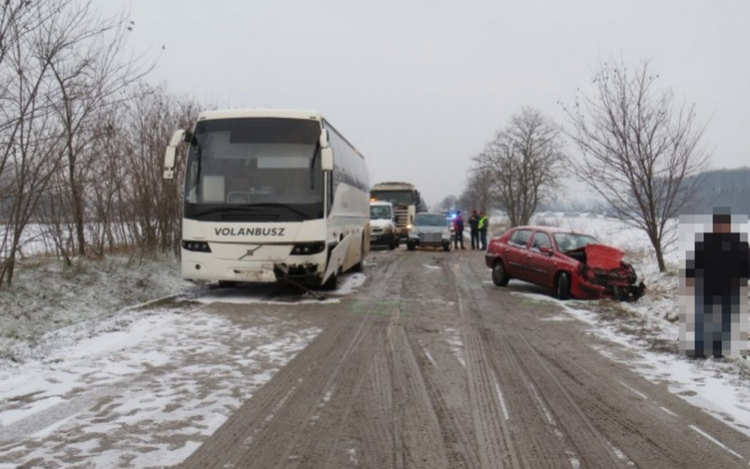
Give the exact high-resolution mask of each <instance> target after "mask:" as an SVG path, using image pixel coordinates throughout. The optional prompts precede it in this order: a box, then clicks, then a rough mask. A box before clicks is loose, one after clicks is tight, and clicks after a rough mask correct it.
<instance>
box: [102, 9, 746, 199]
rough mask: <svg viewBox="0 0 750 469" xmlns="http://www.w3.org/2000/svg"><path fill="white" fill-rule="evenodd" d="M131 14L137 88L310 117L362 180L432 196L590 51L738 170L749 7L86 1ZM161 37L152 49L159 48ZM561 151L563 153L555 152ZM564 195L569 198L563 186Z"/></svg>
mask: <svg viewBox="0 0 750 469" xmlns="http://www.w3.org/2000/svg"><path fill="white" fill-rule="evenodd" d="M97 4H99V7H100V8H101V9H102V11H103V12H105V13H107V14H109V13H113V12H116V11H119V10H122V9H123V8H129V9H130V18H131V19H132V20H133V21H134V22H135V26H134V28H133V31H132V33H131V39H132V41H131V44H132V46H133V48H134V49H135V50H139V51H147V50H148V51H150V52H151V54H152V55H155V54H158V53H160V54H161V55H160V56H159V59H158V64H157V69H156V70H155V71H154V72H153V73H152V74H151V75H150V76H149V78H148V81H150V82H151V83H154V84H165V85H166V86H167V87H168V89H169V90H170V91H171V92H174V93H177V94H184V95H190V96H193V97H195V98H197V99H198V100H200V101H201V102H204V103H206V104H207V105H215V106H218V107H220V108H241V107H279V108H294V109H311V110H317V111H320V112H321V113H322V114H323V115H324V116H326V118H327V119H328V120H330V121H331V123H332V124H333V125H334V126H335V127H337V129H338V130H340V131H341V133H343V134H344V135H345V136H346V137H347V138H348V139H349V140H350V141H351V142H352V143H353V144H354V145H355V146H357V147H358V148H359V149H360V151H361V152H362V153H363V154H364V155H365V158H366V159H367V162H368V167H369V169H370V177H371V182H372V183H376V182H379V181H385V180H404V181H411V182H414V183H415V184H416V185H417V186H418V188H420V189H421V190H422V192H423V195H424V196H425V198H426V200H427V202H428V203H430V204H434V203H437V202H439V201H440V200H442V198H443V197H445V196H446V195H448V194H456V195H458V194H459V193H460V192H461V190H462V188H463V187H464V182H465V179H466V174H467V170H468V168H469V167H470V163H471V161H470V157H471V156H472V155H474V154H476V153H478V152H479V151H481V149H482V147H483V146H484V144H485V143H486V142H487V141H488V140H490V139H491V138H492V137H493V135H494V132H495V130H496V129H498V128H500V127H502V126H504V125H505V124H506V123H507V121H508V119H509V117H510V116H511V115H512V114H514V113H516V112H518V111H519V110H520V108H521V107H522V106H524V105H528V106H533V107H536V108H537V109H539V110H540V111H542V112H543V113H545V114H546V115H548V116H550V117H552V118H553V119H555V120H556V121H558V122H560V123H563V122H564V116H563V114H562V110H561V107H560V105H559V102H560V101H563V102H568V103H569V102H571V101H572V99H573V96H574V93H575V90H576V87H580V88H581V89H582V90H583V91H584V92H589V94H591V92H592V91H593V90H592V89H591V75H592V71H593V70H594V68H595V67H596V65H597V63H598V62H599V60H600V59H602V60H609V59H611V58H613V57H614V58H616V59H622V60H624V61H625V62H626V63H628V64H636V63H637V62H638V61H640V60H642V59H650V60H651V61H652V65H653V66H654V68H655V70H656V71H657V72H658V73H659V76H660V80H659V82H658V85H659V86H664V87H671V88H672V89H673V90H674V91H675V93H676V95H677V97H679V98H684V99H686V100H687V101H689V102H694V103H695V104H696V106H697V111H698V116H699V119H700V120H701V121H702V122H704V123H708V129H707V131H706V134H705V139H704V141H703V143H704V146H705V147H706V148H707V149H709V150H710V151H711V152H712V154H713V164H712V166H713V167H716V168H720V167H723V168H733V167H738V166H742V165H748V164H750V151H749V150H748V149H749V148H750V0H693V1H689V0H641V1H634V0H622V1H609V0H606V1H605V0H564V1H561V0H549V1H530V0H507V1H502V0H494V1H469V0H460V1H459V0H454V1H444V0H399V1H395V0H394V1H390V0H338V1H333V0H304V1H302V0H210V1H206V0H98V2H97ZM162 46H164V50H162ZM570 149H571V150H574V149H573V148H570ZM571 196H572V195H571Z"/></svg>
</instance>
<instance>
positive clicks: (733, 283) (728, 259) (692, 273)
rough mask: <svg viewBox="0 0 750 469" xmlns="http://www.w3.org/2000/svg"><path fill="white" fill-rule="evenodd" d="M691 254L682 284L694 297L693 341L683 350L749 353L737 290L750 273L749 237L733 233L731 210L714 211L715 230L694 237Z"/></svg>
mask: <svg viewBox="0 0 750 469" xmlns="http://www.w3.org/2000/svg"><path fill="white" fill-rule="evenodd" d="M727 212H728V210H727ZM693 253H694V256H688V260H687V263H686V266H685V267H686V269H685V285H686V287H687V288H688V292H689V293H692V294H693V297H694V298H693V301H694V304H695V318H694V320H695V324H694V326H695V329H694V330H695V343H694V347H690V346H689V345H687V344H686V346H685V352H686V354H687V355H688V356H690V357H705V356H706V355H713V356H714V357H715V358H719V357H722V356H730V355H732V352H736V351H739V353H740V354H742V353H747V348H748V344H747V340H748V338H747V327H746V323H747V320H748V319H747V296H746V295H747V294H746V293H745V294H744V295H741V293H743V290H745V289H746V288H747V280H748V277H750V248H749V247H748V243H747V239H743V237H742V236H741V235H740V233H733V232H732V217H731V214H729V213H716V212H715V213H714V215H713V232H711V233H704V234H703V235H702V236H701V235H698V237H697V239H696V243H695V250H694V251H693ZM691 257H692V259H691ZM745 292H746V290H745ZM743 296H744V297H743ZM690 329H692V328H691V327H689V325H688V327H687V330H690ZM743 331H744V333H743ZM685 340H687V339H685ZM733 342H736V343H733Z"/></svg>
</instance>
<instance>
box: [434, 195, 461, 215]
mask: <svg viewBox="0 0 750 469" xmlns="http://www.w3.org/2000/svg"><path fill="white" fill-rule="evenodd" d="M457 202H458V197H456V196H455V195H453V194H451V195H446V196H445V198H444V199H443V201H442V202H440V203H439V204H438V210H440V211H443V212H447V211H448V210H451V209H453V208H454V207H455V206H456V203H457Z"/></svg>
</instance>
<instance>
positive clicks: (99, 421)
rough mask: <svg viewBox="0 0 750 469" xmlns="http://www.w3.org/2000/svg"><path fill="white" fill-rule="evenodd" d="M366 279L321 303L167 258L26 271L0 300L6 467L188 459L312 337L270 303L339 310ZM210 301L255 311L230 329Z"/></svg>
mask: <svg viewBox="0 0 750 469" xmlns="http://www.w3.org/2000/svg"><path fill="white" fill-rule="evenodd" d="M365 280H366V276H365V275H364V274H353V275H345V276H343V277H342V279H341V280H340V287H339V288H338V289H337V290H336V291H333V292H330V293H329V295H330V298H329V299H327V300H325V301H320V300H317V299H304V297H290V296H288V295H287V296H283V295H281V296H279V297H274V296H271V297H268V296H262V297H261V296H259V295H258V294H257V290H255V293H254V290H252V289H248V290H244V289H228V290H211V289H208V288H206V287H200V288H199V287H196V286H194V285H193V284H192V283H189V282H185V281H183V280H181V279H180V278H179V264H178V263H177V261H176V260H175V259H170V258H163V259H160V260H150V261H145V260H144V261H137V260H130V259H126V258H111V259H108V260H105V261H88V260H84V261H77V262H76V264H75V265H74V266H73V267H64V266H63V264H62V263H61V262H59V261H55V260H52V259H48V258H39V259H34V260H33V261H31V260H27V261H26V262H25V264H24V265H22V266H21V268H19V270H18V276H17V278H16V282H15V285H14V286H13V287H12V288H11V289H7V290H3V291H2V294H0V308H1V309H2V311H3V314H2V315H0V321H3V322H2V329H1V330H2V331H3V337H2V342H1V344H2V348H0V350H2V357H0V469H6V468H8V469H9V468H15V467H18V466H19V465H23V466H24V467H162V466H168V465H173V464H176V463H179V462H181V461H183V460H184V459H185V458H186V457H187V456H188V455H190V454H191V453H192V452H193V451H194V450H195V448H197V447H198V446H199V445H200V444H201V443H202V441H203V440H204V439H205V438H206V437H207V436H209V435H211V434H212V433H213V432H214V431H215V430H216V428H218V427H219V426H220V425H221V424H222V423H224V421H225V420H226V419H227V418H228V416H229V415H231V414H232V412H234V410H236V409H237V408H238V407H239V405H241V403H242V402H244V401H246V400H247V399H249V398H250V397H251V396H252V394H253V393H254V392H255V391H256V390H257V389H259V388H260V387H261V386H262V385H263V384H264V383H266V382H267V381H268V380H269V379H271V377H272V376H273V375H274V373H275V372H277V371H278V370H279V369H281V368H282V367H284V366H285V365H286V363H288V362H289V360H291V359H292V358H293V357H294V356H295V355H296V353H297V352H299V351H300V350H302V349H303V348H304V347H306V346H307V344H308V343H309V342H310V341H311V340H313V339H314V338H315V337H316V336H317V335H318V333H319V332H320V330H319V329H318V328H316V327H313V326H310V325H306V324H305V322H304V320H303V319H296V320H280V319H279V318H278V317H274V316H273V315H269V314H265V313H264V307H265V305H269V306H268V308H270V307H271V306H270V305H276V304H285V305H290V304H309V303H316V304H325V303H331V302H339V301H340V298H341V297H343V296H345V295H348V294H351V293H354V292H356V290H357V289H358V288H359V287H360V286H361V285H362V284H363V283H364V281H365ZM216 303H233V304H248V305H249V304H252V305H253V309H252V310H251V311H250V310H249V311H248V313H249V314H248V315H247V318H244V319H243V320H242V321H241V326H240V327H238V323H237V322H236V321H232V320H230V319H229V318H227V317H225V316H223V315H221V314H216V312H215V311H211V312H209V311H207V310H206V309H207V308H209V307H211V306H212V305H214V304H216Z"/></svg>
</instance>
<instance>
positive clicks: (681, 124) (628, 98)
mask: <svg viewBox="0 0 750 469" xmlns="http://www.w3.org/2000/svg"><path fill="white" fill-rule="evenodd" d="M658 77H659V76H658V75H657V74H655V73H654V72H653V71H652V68H651V65H650V63H649V62H648V61H644V62H641V63H640V64H639V65H638V66H636V67H633V68H632V69H630V68H628V67H627V66H625V65H624V64H607V63H603V64H601V65H600V67H599V69H598V71H596V72H595V74H594V78H593V82H594V86H595V89H596V91H595V94H594V96H593V97H588V96H585V95H583V94H581V93H579V95H578V96H576V100H575V103H574V106H573V107H565V111H566V113H567V115H568V118H569V121H570V125H571V127H572V129H571V130H570V131H569V135H570V137H571V138H572V139H573V141H574V142H575V143H576V145H577V146H578V148H579V149H580V150H581V159H580V160H577V161H574V168H575V172H576V174H577V175H578V177H579V178H580V179H582V180H583V181H584V182H586V183H587V184H588V185H589V187H591V188H592V189H593V190H594V191H596V192H597V193H598V194H599V195H600V196H601V197H602V198H603V199H604V200H606V201H607V203H608V204H609V205H610V206H611V208H612V210H613V211H614V212H615V213H616V214H617V215H618V216H619V217H620V218H621V219H622V220H624V221H626V222H628V223H630V224H631V225H633V226H636V227H638V228H640V229H642V230H643V231H645V232H646V234H647V235H648V237H649V240H650V241H651V244H652V246H653V248H654V252H655V254H656V260H657V263H658V265H659V270H660V271H661V272H664V271H665V270H666V266H665V264H664V252H663V250H664V247H665V246H666V244H667V243H668V242H670V241H671V239H672V234H673V232H672V231H671V227H670V224H669V219H671V218H674V217H676V216H677V215H678V214H679V212H680V210H681V209H682V208H683V207H684V206H685V205H686V204H688V203H689V202H690V200H691V199H692V198H693V196H694V194H695V193H696V191H697V190H698V189H699V188H700V185H701V184H702V183H703V178H701V177H692V176H698V175H700V173H702V172H703V171H705V169H706V167H707V165H708V160H709V155H708V154H707V153H706V152H705V151H704V150H703V149H701V148H700V146H699V143H700V139H701V137H702V135H703V131H704V128H705V127H702V126H699V125H698V124H697V123H696V115H695V106H694V105H687V104H684V103H682V104H675V102H674V93H673V92H672V91H671V90H669V89H667V90H661V91H658V90H656V89H655V88H654V84H655V83H656V80H657V79H658Z"/></svg>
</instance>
